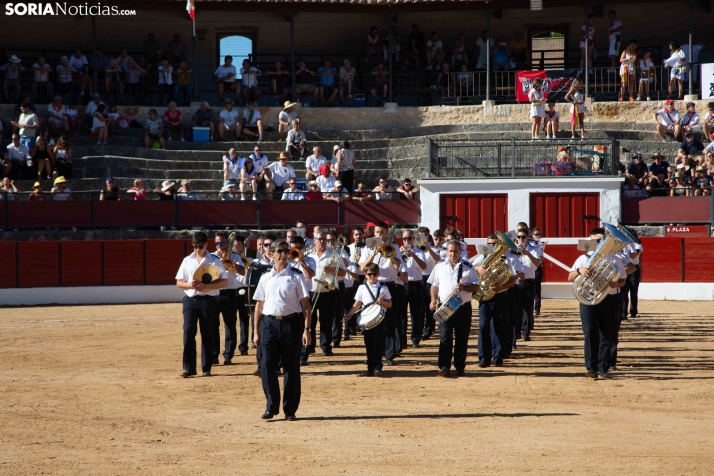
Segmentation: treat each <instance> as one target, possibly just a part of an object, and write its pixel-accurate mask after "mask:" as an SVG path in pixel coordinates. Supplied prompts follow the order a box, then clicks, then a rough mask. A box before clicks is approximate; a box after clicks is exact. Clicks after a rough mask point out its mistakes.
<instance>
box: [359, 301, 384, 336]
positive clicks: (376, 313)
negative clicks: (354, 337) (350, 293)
mask: <svg viewBox="0 0 714 476" xmlns="http://www.w3.org/2000/svg"><path fill="white" fill-rule="evenodd" d="M386 313H387V310H386V309H385V308H383V307H382V306H380V305H379V304H377V303H372V304H370V305H369V306H367V307H364V308H362V310H361V311H360V312H359V315H358V316H357V327H358V328H359V330H361V331H363V332H364V331H368V330H370V329H374V328H375V327H377V326H378V325H379V324H381V323H382V321H383V320H384V315H385V314H386Z"/></svg>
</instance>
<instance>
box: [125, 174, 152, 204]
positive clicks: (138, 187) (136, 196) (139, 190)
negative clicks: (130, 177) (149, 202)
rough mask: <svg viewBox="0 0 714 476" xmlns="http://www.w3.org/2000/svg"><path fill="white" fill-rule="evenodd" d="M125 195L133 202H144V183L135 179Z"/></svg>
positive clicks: (145, 191)
mask: <svg viewBox="0 0 714 476" xmlns="http://www.w3.org/2000/svg"><path fill="white" fill-rule="evenodd" d="M126 193H128V194H129V196H131V197H132V200H134V201H135V202H141V201H144V200H146V194H147V193H148V191H147V190H146V186H145V185H144V181H143V180H142V179H136V180H134V186H133V187H131V188H130V189H129V190H127V191H126Z"/></svg>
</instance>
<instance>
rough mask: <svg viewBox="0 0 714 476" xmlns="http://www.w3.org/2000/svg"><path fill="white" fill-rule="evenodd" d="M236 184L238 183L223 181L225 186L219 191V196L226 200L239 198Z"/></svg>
mask: <svg viewBox="0 0 714 476" xmlns="http://www.w3.org/2000/svg"><path fill="white" fill-rule="evenodd" d="M235 186H236V184H234V183H232V182H223V187H222V188H221V191H220V192H218V198H220V199H221V201H224V202H226V201H233V200H238V195H236V193H235Z"/></svg>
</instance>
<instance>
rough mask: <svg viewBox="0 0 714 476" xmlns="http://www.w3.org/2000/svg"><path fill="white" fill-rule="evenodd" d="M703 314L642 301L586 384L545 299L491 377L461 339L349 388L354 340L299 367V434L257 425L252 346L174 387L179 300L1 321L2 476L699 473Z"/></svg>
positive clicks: (558, 317) (713, 441)
mask: <svg viewBox="0 0 714 476" xmlns="http://www.w3.org/2000/svg"><path fill="white" fill-rule="evenodd" d="M712 309H713V308H712V305H711V303H676V302H643V303H641V307H640V310H641V312H642V314H641V315H640V316H639V317H638V318H636V319H634V320H633V319H631V320H629V321H627V322H626V323H624V325H623V329H622V334H621V335H622V341H621V354H620V355H621V358H620V361H621V362H620V365H619V369H620V370H618V371H617V372H616V373H615V375H616V378H615V379H614V380H610V381H597V382H596V381H592V380H586V379H585V378H584V372H585V369H584V368H583V356H582V353H583V351H582V335H581V330H580V322H579V319H578V314H577V306H576V303H575V301H545V304H544V308H543V315H542V316H541V317H540V318H539V319H537V321H536V329H535V331H534V333H533V341H531V342H526V343H523V344H522V345H520V346H519V349H518V350H517V351H516V352H515V353H514V358H513V359H511V360H510V361H507V363H506V365H505V366H504V367H502V368H494V367H492V368H489V369H484V370H480V369H478V367H477V366H476V363H477V357H476V331H477V330H476V325H474V326H473V329H472V339H471V341H470V343H471V345H470V349H469V350H470V356H469V366H468V367H467V376H466V377H462V378H458V379H449V380H447V379H439V378H436V377H435V375H436V370H437V369H436V366H435V362H436V354H437V346H438V341H437V340H434V339H431V340H429V341H426V342H425V345H424V346H423V347H422V348H420V349H408V350H406V351H405V352H404V355H403V357H402V358H401V359H399V360H398V366H396V367H393V368H392V367H385V369H387V372H386V377H388V378H384V379H375V378H372V379H365V378H358V377H357V376H356V375H357V374H358V372H361V371H363V370H364V368H365V365H364V364H363V360H364V358H365V357H364V351H363V346H362V342H361V339H358V340H352V341H349V342H347V343H343V347H342V348H339V349H336V351H335V356H334V357H331V358H329V357H322V356H321V355H320V353H319V349H318V354H316V355H315V356H314V357H313V358H312V359H311V365H310V366H308V367H305V368H304V372H303V378H302V386H303V391H302V403H301V405H300V410H299V412H298V418H299V420H298V421H297V422H286V421H284V420H282V418H276V419H274V420H272V421H269V422H265V421H262V420H261V419H260V415H261V414H262V413H263V411H264V410H265V397H264V396H263V391H262V389H261V386H260V380H259V378H257V377H253V376H252V375H251V373H252V372H253V370H254V369H255V356H254V351H253V350H252V349H251V352H250V355H249V356H248V357H237V358H236V359H235V360H237V361H238V363H239V365H235V366H232V367H223V366H216V367H214V377H212V378H192V379H188V380H184V379H181V378H179V377H178V374H179V372H180V371H181V352H182V338H181V335H182V319H181V318H180V312H181V306H180V304H163V305H129V306H81V307H39V308H26V309H10V308H4V309H0V421H1V422H2V423H1V424H0V428H1V430H0V474H2V475H13V476H14V475H25V474H27V475H37V474H67V475H87V474H113V475H125V474H146V475H164V474H165V475H184V474H211V475H235V474H289V473H291V474H310V475H312V474H328V475H332V474H369V475H377V474H380V475H381V474H384V475H393V474H410V475H416V474H429V475H434V474H453V475H461V474H489V475H493V474H517V473H518V474H520V473H530V474H534V475H542V474H573V475H582V474H598V475H601V474H627V475H635V474H643V475H644V474H647V475H650V474H663V475H664V474H666V475H679V474H682V475H684V474H686V475H698V474H701V475H711V474H712V473H714V431H713V430H714V418H713V417H714V363H713V362H714V353H713V350H712V349H713V346H712V344H713V343H714V322H713V321H712V319H711V317H712V315H713V314H714V312H712ZM476 322H478V321H477V320H476ZM199 368H200V367H199Z"/></svg>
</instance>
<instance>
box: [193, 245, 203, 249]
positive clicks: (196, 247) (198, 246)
mask: <svg viewBox="0 0 714 476" xmlns="http://www.w3.org/2000/svg"><path fill="white" fill-rule="evenodd" d="M205 247H206V245H193V249H194V250H202V249H204V248H205Z"/></svg>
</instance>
